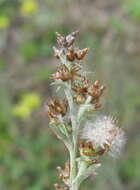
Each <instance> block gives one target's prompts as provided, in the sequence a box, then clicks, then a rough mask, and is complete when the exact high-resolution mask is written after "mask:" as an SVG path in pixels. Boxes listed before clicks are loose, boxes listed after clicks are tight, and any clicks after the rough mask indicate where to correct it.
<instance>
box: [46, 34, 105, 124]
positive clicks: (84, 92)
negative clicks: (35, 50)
mask: <svg viewBox="0 0 140 190" xmlns="http://www.w3.org/2000/svg"><path fill="white" fill-rule="evenodd" d="M77 34H78V31H75V32H72V33H71V34H69V35H67V36H62V35H61V34H59V33H58V32H57V33H56V35H57V43H58V46H59V47H58V48H56V47H53V49H54V55H55V57H57V58H58V59H60V58H63V59H64V60H65V59H66V61H68V65H67V64H65V63H64V62H63V61H62V59H60V60H61V61H62V63H61V65H60V66H59V67H58V69H57V71H56V72H55V73H54V74H52V79H53V80H55V81H60V82H71V86H72V90H73V92H74V97H73V98H74V101H75V102H76V103H77V104H84V103H85V101H86V99H87V97H88V96H91V97H92V100H91V102H90V103H91V104H93V106H94V107H93V108H94V110H96V109H98V108H100V107H101V106H102V105H101V103H100V97H101V95H102V94H103V91H104V89H105V87H104V86H102V85H101V84H100V82H99V81H98V80H96V81H95V82H94V83H93V84H92V83H91V82H90V81H89V80H88V79H87V78H86V77H85V76H82V74H81V73H80V72H81V68H82V66H81V64H80V61H82V60H83V59H84V57H85V56H86V54H87V52H88V49H87V48H84V49H82V50H80V49H78V48H76V47H75V46H74V42H75V37H76V35H77ZM75 61H78V63H76V62H75ZM67 106H68V105H67V103H66V101H61V100H53V101H52V102H51V104H49V105H48V117H49V118H50V119H51V120H52V119H53V120H54V119H55V121H56V119H57V116H58V115H59V114H61V115H65V114H66V111H67Z"/></svg>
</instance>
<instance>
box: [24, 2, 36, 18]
mask: <svg viewBox="0 0 140 190" xmlns="http://www.w3.org/2000/svg"><path fill="white" fill-rule="evenodd" d="M37 9H38V4H37V2H36V1H35V0H25V1H24V2H23V3H22V4H21V12H22V14H23V15H30V14H33V13H35V12H36V11H37Z"/></svg>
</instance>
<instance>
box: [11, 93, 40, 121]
mask: <svg viewBox="0 0 140 190" xmlns="http://www.w3.org/2000/svg"><path fill="white" fill-rule="evenodd" d="M40 104H41V100H40V96H39V95H38V94H36V93H27V94H25V95H23V96H22V98H21V100H20V102H19V103H18V104H16V105H15V106H14V108H13V115H15V116H16V117H19V118H21V119H27V118H29V117H30V115H31V113H32V112H33V111H34V110H35V109H37V108H38V107H39V106H40Z"/></svg>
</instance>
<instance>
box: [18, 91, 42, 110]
mask: <svg viewBox="0 0 140 190" xmlns="http://www.w3.org/2000/svg"><path fill="white" fill-rule="evenodd" d="M22 104H24V105H26V106H27V107H29V108H30V109H31V110H33V109H36V108H37V107H38V106H39V105H40V104H41V100H40V96H39V95H38V94H36V93H29V94H25V95H24V96H23V97H22Z"/></svg>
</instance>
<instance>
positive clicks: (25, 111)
mask: <svg viewBox="0 0 140 190" xmlns="http://www.w3.org/2000/svg"><path fill="white" fill-rule="evenodd" d="M13 114H14V115H15V116H16V117H19V118H21V119H26V118H29V116H30V114H31V110H30V109H29V108H28V107H27V106H26V105H22V104H21V105H20V104H19V105H16V106H15V107H14V108H13Z"/></svg>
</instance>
